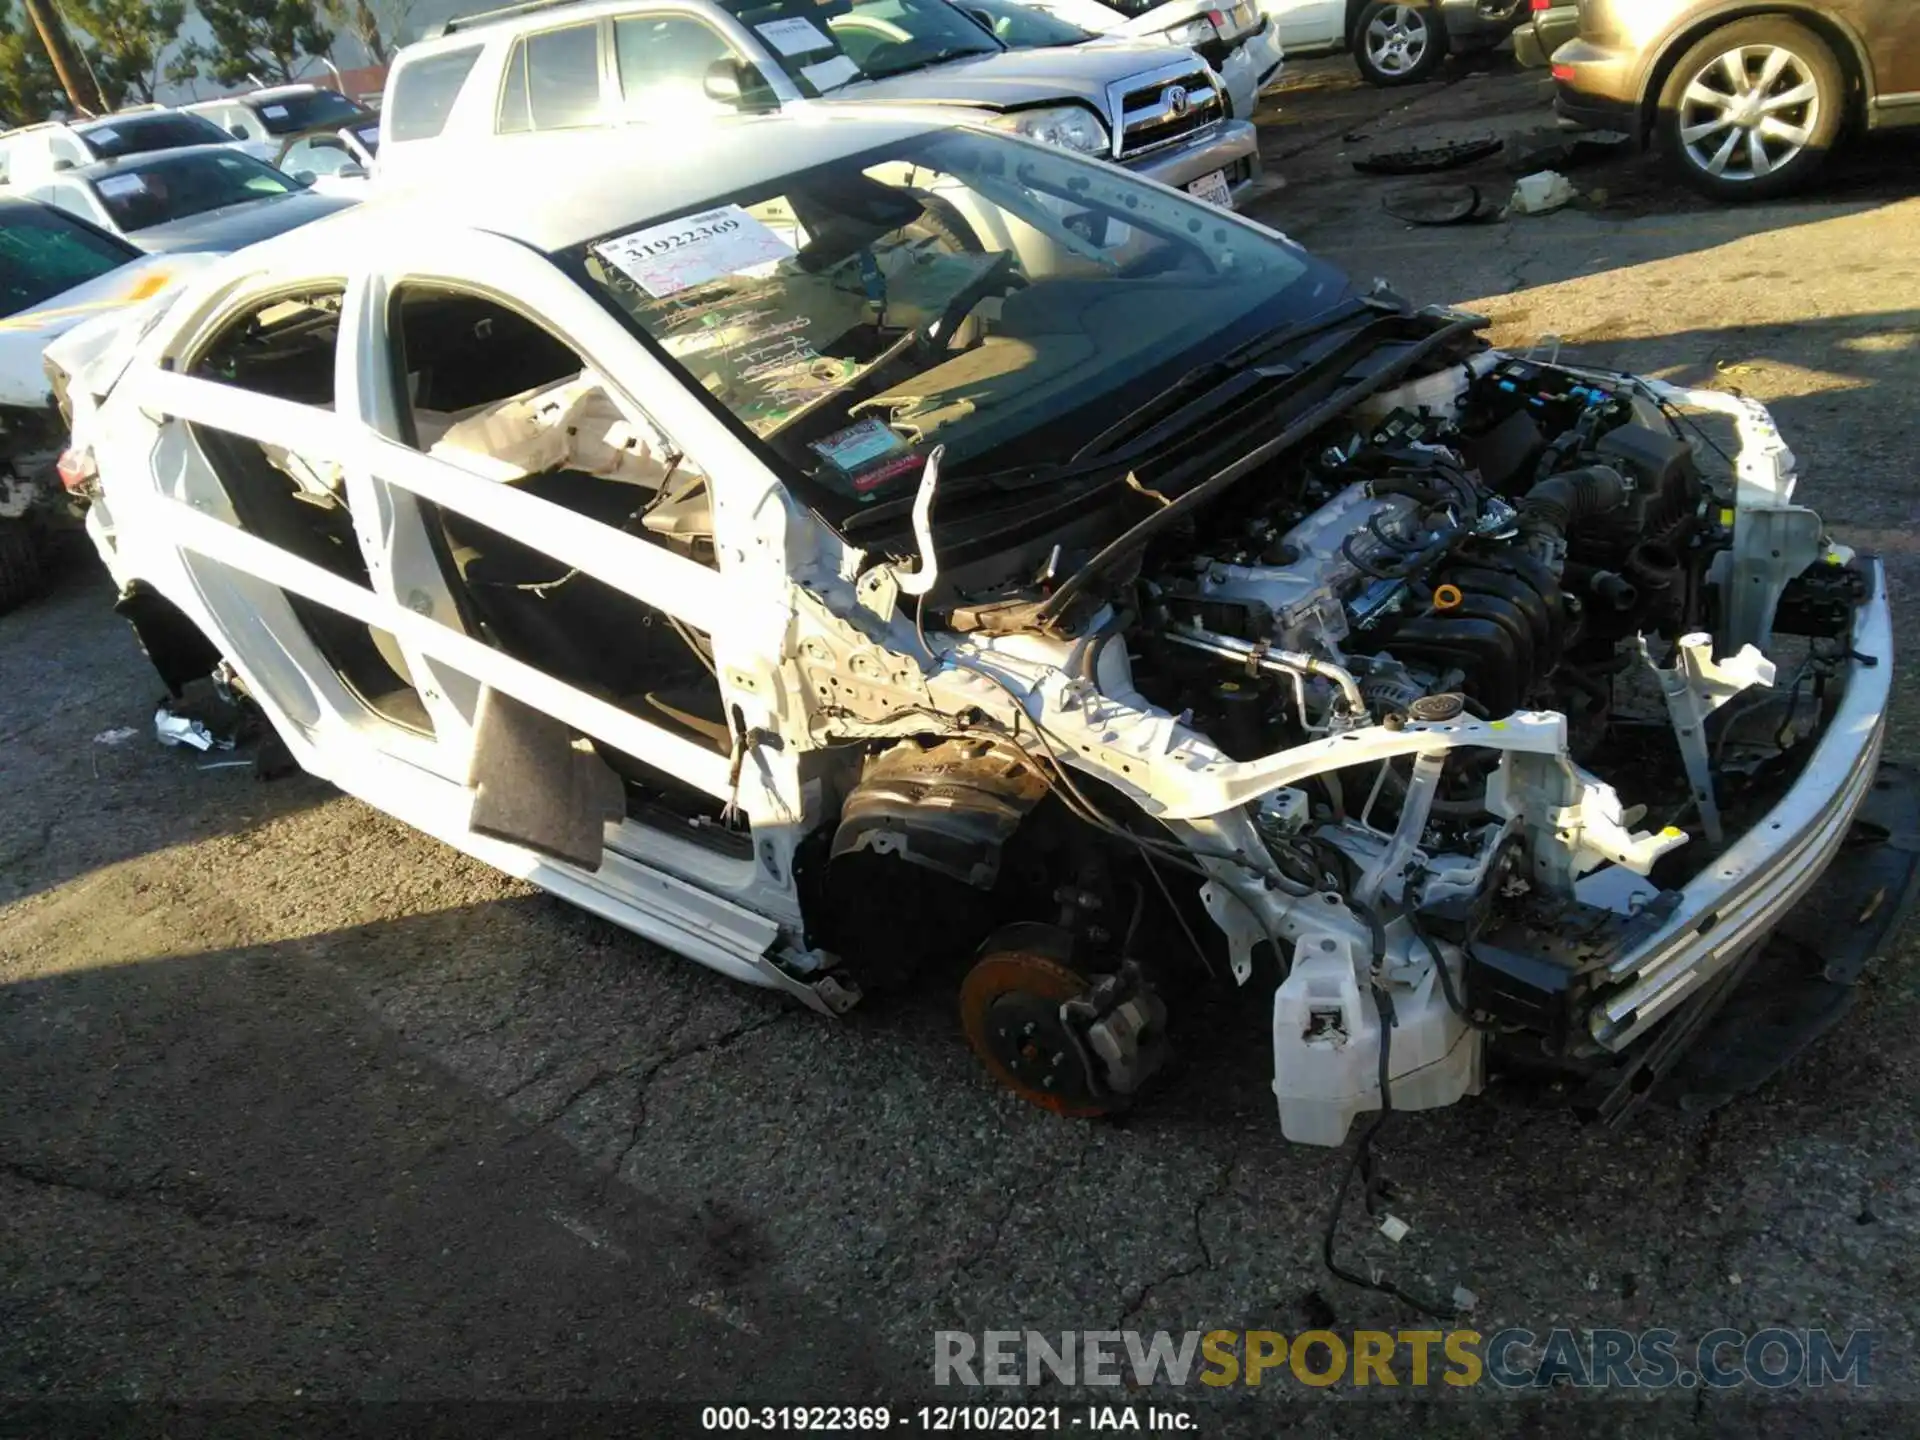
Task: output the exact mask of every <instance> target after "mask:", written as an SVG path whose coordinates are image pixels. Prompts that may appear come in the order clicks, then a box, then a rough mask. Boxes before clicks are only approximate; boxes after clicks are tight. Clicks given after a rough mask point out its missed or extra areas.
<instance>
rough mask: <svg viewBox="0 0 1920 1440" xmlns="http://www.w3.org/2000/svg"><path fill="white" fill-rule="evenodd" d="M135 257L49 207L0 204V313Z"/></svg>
mask: <svg viewBox="0 0 1920 1440" xmlns="http://www.w3.org/2000/svg"><path fill="white" fill-rule="evenodd" d="M139 253H140V252H139V251H137V250H135V249H134V248H133V247H132V246H131V245H128V244H126V243H125V242H123V241H120V240H116V239H114V238H113V237H112V236H111V235H104V234H102V233H101V232H100V231H98V230H95V229H93V228H92V227H91V226H88V225H82V224H81V223H80V222H79V221H77V220H74V219H72V218H71V217H70V216H67V215H63V214H62V213H61V212H60V211H58V210H55V209H52V208H51V207H48V206H40V205H30V204H25V203H19V204H11V205H7V204H0V315H18V314H20V313H21V311H23V310H31V309H32V308H33V307H34V306H36V305H39V304H41V303H43V302H44V301H47V300H51V299H52V298H53V297H54V296H56V295H63V294H65V293H66V292H67V291H69V290H71V289H73V288H74V287H75V286H76V285H84V284H86V283H87V282H88V281H89V280H97V279H99V278H100V277H101V276H102V275H105V274H106V273H107V272H108V271H110V270H118V269H119V268H120V267H121V266H122V265H124V264H126V263H127V262H128V261H129V260H132V259H134V258H135V257H137V256H138V255H139Z"/></svg>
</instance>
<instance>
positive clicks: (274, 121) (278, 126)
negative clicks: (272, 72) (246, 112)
mask: <svg viewBox="0 0 1920 1440" xmlns="http://www.w3.org/2000/svg"><path fill="white" fill-rule="evenodd" d="M247 104H248V105H249V106H251V107H252V109H253V113H254V114H256V115H258V116H259V117H260V123H261V124H262V125H264V126H266V127H267V130H268V132H269V133H270V134H274V135H291V134H293V132H294V131H296V130H314V129H317V128H319V127H320V126H322V125H353V124H356V123H358V122H360V121H364V120H369V119H372V118H373V116H372V112H371V111H370V110H368V109H367V108H366V107H365V106H364V105H356V104H354V103H353V101H351V100H349V99H347V97H346V96H344V95H342V94H341V93H340V92H339V91H337V90H299V91H295V92H294V93H293V94H291V95H270V96H258V97H256V98H254V99H251V100H248V101H247Z"/></svg>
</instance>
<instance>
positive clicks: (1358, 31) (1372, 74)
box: [1352, 0, 1447, 87]
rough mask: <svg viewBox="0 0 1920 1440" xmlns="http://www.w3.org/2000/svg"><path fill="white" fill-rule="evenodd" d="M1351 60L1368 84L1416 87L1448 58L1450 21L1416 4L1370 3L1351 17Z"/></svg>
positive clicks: (1380, 0)
mask: <svg viewBox="0 0 1920 1440" xmlns="http://www.w3.org/2000/svg"><path fill="white" fill-rule="evenodd" d="M1352 43H1353V59H1354V63H1355V64H1356V65H1358V66H1359V67H1360V78H1361V79H1363V80H1365V81H1366V82H1367V83H1368V84H1370V85H1380V86H1385V87H1392V86H1395V85H1418V84H1419V83H1420V82H1421V81H1423V80H1425V79H1427V78H1429V77H1430V76H1431V75H1432V74H1433V72H1434V71H1436V70H1438V69H1439V68H1440V62H1441V61H1443V60H1445V59H1446V58H1447V22H1446V21H1445V20H1443V19H1442V18H1441V16H1440V12H1439V10H1438V9H1436V8H1434V7H1433V6H1431V5H1424V4H1420V3H1418V0H1415V3H1412V4H1404V3H1402V4H1396V3H1394V0H1368V3H1367V4H1365V5H1363V6H1361V7H1360V13H1359V14H1357V15H1355V16H1354V17H1353V36H1352Z"/></svg>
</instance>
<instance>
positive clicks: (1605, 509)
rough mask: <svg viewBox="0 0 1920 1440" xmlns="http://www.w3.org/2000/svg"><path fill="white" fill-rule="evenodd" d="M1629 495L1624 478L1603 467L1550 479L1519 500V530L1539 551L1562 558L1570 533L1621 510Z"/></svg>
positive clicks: (1572, 471)
mask: <svg viewBox="0 0 1920 1440" xmlns="http://www.w3.org/2000/svg"><path fill="white" fill-rule="evenodd" d="M1632 495H1633V486H1632V485H1630V484H1629V483H1628V482H1627V480H1626V478H1625V477H1624V476H1622V475H1621V473H1620V472H1619V471H1618V470H1612V469H1609V468H1608V467H1607V466H1605V465H1588V466H1586V467H1585V468H1583V469H1580V470H1566V471H1563V472H1561V473H1560V474H1558V475H1549V476H1548V477H1547V478H1546V479H1544V480H1542V481H1541V482H1540V483H1539V484H1537V485H1535V486H1534V487H1533V488H1532V489H1531V490H1529V491H1528V492H1527V493H1526V497H1525V498H1524V499H1523V500H1521V502H1520V530H1521V533H1522V534H1524V535H1526V536H1528V537H1529V538H1531V539H1534V540H1535V541H1537V542H1543V543H1542V548H1544V549H1545V550H1546V551H1548V552H1550V553H1551V554H1552V555H1553V556H1555V557H1559V556H1563V555H1564V554H1565V551H1566V542H1567V536H1568V535H1569V534H1570V533H1571V532H1572V531H1574V530H1575V529H1577V528H1579V527H1580V526H1581V525H1582V524H1584V523H1586V522H1587V521H1589V520H1594V519H1597V518H1598V517H1600V516H1602V515H1607V514H1610V513H1611V512H1613V511H1615V510H1618V509H1620V508H1621V507H1622V506H1623V505H1625V504H1626V503H1627V501H1628V500H1629V499H1630V498H1631V497H1632ZM1556 563H1557V561H1556Z"/></svg>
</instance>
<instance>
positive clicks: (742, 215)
mask: <svg viewBox="0 0 1920 1440" xmlns="http://www.w3.org/2000/svg"><path fill="white" fill-rule="evenodd" d="M593 249H594V253H595V254H597V255H599V256H600V258H601V259H603V260H605V261H606V262H607V263H608V264H610V265H613V266H615V267H617V268H618V269H619V270H620V272H621V273H622V274H624V275H626V276H627V277H628V278H629V279H630V280H632V281H633V283H634V284H636V285H638V286H639V287H640V288H641V289H642V290H644V291H646V292H647V294H649V295H651V296H653V298H654V299H656V300H661V299H664V298H665V297H667V296H669V295H677V294H679V293H680V292H681V291H682V290H688V289H691V288H692V287H693V286H695V285H704V284H706V283H707V282H708V281H709V280H718V279H719V278H720V277H721V276H722V275H737V274H739V273H740V272H741V271H743V270H751V269H752V268H753V267H754V266H756V265H765V264H767V263H769V262H770V261H774V260H784V259H786V258H787V257H788V256H790V255H792V254H793V253H794V249H793V246H791V245H789V244H788V243H787V242H786V241H785V240H782V239H781V238H780V237H779V236H778V235H776V234H774V233H773V231H771V230H769V229H768V228H767V227H766V226H765V225H763V224H761V223H760V222H759V221H758V220H756V219H754V218H753V217H752V216H751V215H749V214H748V213H747V212H746V211H745V210H742V209H741V208H740V207H739V206H738V205H722V206H721V207H720V208H719V209H717V210H705V211H702V212H701V213H700V214H698V215H683V216H681V217H680V219H678V220H669V221H667V222H666V224H664V225H649V226H648V227H647V228H646V229H644V230H636V231H634V232H633V233H632V234H631V235H622V236H620V237H619V238H618V239H616V240H602V241H601V242H600V243H599V244H598V245H595V246H594V247H593Z"/></svg>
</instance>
